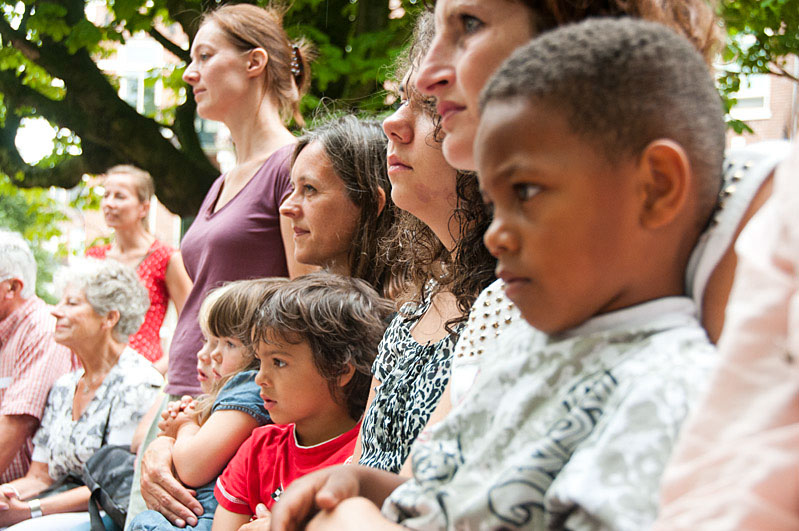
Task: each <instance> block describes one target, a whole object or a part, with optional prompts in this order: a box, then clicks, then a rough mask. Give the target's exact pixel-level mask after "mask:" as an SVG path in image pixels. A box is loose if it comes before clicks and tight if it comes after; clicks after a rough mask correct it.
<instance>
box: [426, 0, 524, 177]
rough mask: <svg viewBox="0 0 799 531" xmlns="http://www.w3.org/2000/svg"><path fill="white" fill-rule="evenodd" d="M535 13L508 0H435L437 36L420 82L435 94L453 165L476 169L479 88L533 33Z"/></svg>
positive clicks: (449, 160)
mask: <svg viewBox="0 0 799 531" xmlns="http://www.w3.org/2000/svg"><path fill="white" fill-rule="evenodd" d="M532 16H533V13H532V11H531V10H530V9H529V8H528V7H526V6H525V5H524V4H523V3H521V2H515V1H509V0H439V1H438V2H436V11H435V31H436V35H435V38H434V39H433V42H432V44H431V46H430V48H429V50H428V52H427V54H426V55H425V56H424V58H423V60H422V63H421V65H420V68H419V75H418V77H417V78H416V86H417V88H418V90H419V91H420V92H421V93H422V94H425V95H428V96H433V97H435V98H436V99H437V112H438V113H439V114H440V115H441V126H442V128H443V130H444V131H445V132H446V136H445V138H444V144H443V151H444V156H445V157H446V159H447V161H448V162H449V163H450V164H451V165H452V166H453V167H455V168H458V169H461V170H474V169H475V164H474V155H473V152H472V150H473V148H472V146H473V143H474V137H475V133H476V131H477V125H478V123H479V118H480V115H479V109H478V101H479V96H480V91H481V90H482V89H483V86H484V85H485V83H486V81H488V78H489V77H490V76H491V74H492V73H494V71H495V70H496V69H497V68H498V67H499V65H500V64H501V63H502V61H504V60H505V59H506V58H507V57H508V56H509V55H510V54H511V52H513V51H514V50H515V49H516V48H518V47H519V46H521V45H522V44H524V43H526V42H527V41H529V40H530V39H531V38H532V37H533V29H532V28H533V23H532Z"/></svg>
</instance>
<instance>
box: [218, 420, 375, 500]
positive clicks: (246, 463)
mask: <svg viewBox="0 0 799 531" xmlns="http://www.w3.org/2000/svg"><path fill="white" fill-rule="evenodd" d="M360 427H361V423H360V422H359V423H358V425H357V426H355V427H354V428H352V429H351V430H350V431H348V432H345V433H342V434H341V435H339V436H338V437H336V438H335V439H331V440H329V441H326V442H323V443H320V444H317V445H316V446H300V445H298V444H297V439H296V437H295V436H294V424H289V425H287V426H278V425H275V424H270V425H268V426H262V427H260V428H255V430H253V432H252V435H251V436H250V438H249V439H247V440H246V441H244V444H242V445H241V447H240V448H239V450H238V452H236V455H235V456H234V457H233V459H232V460H231V461H230V463H228V465H227V468H225V471H224V472H222V475H221V476H219V478H218V479H217V480H216V487H215V488H214V495H215V496H216V499H217V501H218V502H219V505H221V506H222V507H224V508H225V509H227V510H228V511H230V512H233V513H238V514H255V507H256V506H257V505H258V504H259V503H263V504H264V505H266V507H267V508H268V509H270V510H271V508H272V505H273V504H274V503H275V502H276V501H277V500H278V498H280V495H281V494H282V493H283V489H284V488H285V487H288V486H289V484H290V483H291V482H292V481H294V480H295V479H297V478H298V477H301V476H304V475H305V474H308V473H310V472H313V471H314V470H318V469H320V468H324V467H327V466H332V465H340V464H342V463H346V462H349V461H350V460H351V459H352V452H353V451H354V450H355V441H356V440H357V438H358V432H359V430H360Z"/></svg>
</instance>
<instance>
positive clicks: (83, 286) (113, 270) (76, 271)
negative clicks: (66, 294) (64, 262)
mask: <svg viewBox="0 0 799 531" xmlns="http://www.w3.org/2000/svg"><path fill="white" fill-rule="evenodd" d="M56 282H57V284H58V285H59V286H60V287H61V288H62V289H63V288H64V287H66V286H67V285H69V286H72V287H73V288H77V289H79V290H81V291H82V292H83V294H84V295H85V296H86V300H87V301H88V303H89V305H90V306H91V307H92V309H93V310H94V311H95V312H97V314H98V315H103V316H105V315H108V312H111V311H116V312H117V313H119V320H118V321H117V323H116V324H115V325H114V328H113V330H112V334H113V336H114V338H115V339H116V340H117V341H119V342H121V343H125V342H127V340H128V336H130V335H131V334H133V333H135V332H136V330H138V329H139V327H140V326H141V324H142V323H143V322H144V314H146V313H147V310H148V309H149V308H150V296H149V294H148V293H147V288H145V287H144V286H143V285H142V283H141V281H140V280H139V277H138V275H137V274H136V271H134V269H133V268H132V267H130V266H127V265H124V264H121V263H119V262H117V261H116V260H110V259H107V260H98V259H96V258H82V259H80V260H77V261H76V262H75V263H74V264H71V265H70V266H69V267H68V268H66V269H64V270H61V271H59V272H58V274H57V277H56Z"/></svg>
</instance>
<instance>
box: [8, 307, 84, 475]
mask: <svg viewBox="0 0 799 531" xmlns="http://www.w3.org/2000/svg"><path fill="white" fill-rule="evenodd" d="M54 329H55V318H54V317H53V316H52V315H50V308H49V306H47V305H46V304H45V303H44V302H43V301H42V300H41V299H39V298H38V297H35V296H34V297H31V298H30V299H28V300H26V301H25V302H24V303H23V304H22V306H20V307H19V308H17V309H16V310H14V311H13V312H12V313H11V315H9V316H8V317H6V318H5V319H3V320H2V321H0V415H30V416H32V417H36V418H37V419H39V420H40V421H41V419H42V414H43V412H44V406H45V403H46V402H47V394H48V393H49V392H50V387H52V385H53V383H54V382H55V381H56V380H57V379H58V377H59V376H61V375H62V374H65V373H67V372H69V371H70V370H72V369H73V367H77V359H76V358H75V357H74V356H73V355H72V353H71V351H70V350H69V349H68V348H66V347H63V346H61V345H58V344H57V343H56V342H55V340H54V339H53V330H54ZM32 451H33V444H32V442H31V437H28V438H27V439H26V440H25V442H24V444H23V445H22V446H21V447H20V450H19V452H18V453H17V455H16V456H15V457H14V459H13V460H12V461H11V463H10V464H9V465H8V467H7V468H6V469H5V470H4V471H3V472H2V473H1V474H0V482H1V483H5V482H8V481H11V480H12V479H15V478H18V477H21V476H24V475H25V473H26V472H27V471H28V467H29V466H30V463H31V452H32Z"/></svg>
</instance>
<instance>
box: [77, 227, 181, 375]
mask: <svg viewBox="0 0 799 531" xmlns="http://www.w3.org/2000/svg"><path fill="white" fill-rule="evenodd" d="M110 248H111V245H110V244H109V245H98V246H95V247H90V248H89V249H87V250H86V256H89V257H92V258H99V259H101V260H102V259H105V257H106V253H107V252H108V250H109V249H110ZM174 252H175V249H173V248H172V247H170V246H168V245H165V244H163V243H161V242H160V241H158V240H155V241H154V242H153V244H152V245H151V246H150V250H149V251H148V254H147V256H146V257H145V258H144V260H142V262H141V263H140V264H139V267H138V268H137V269H136V272H137V273H138V274H139V278H140V279H141V281H142V284H144V286H145V287H146V288H147V291H148V293H149V294H150V309H149V310H147V314H146V315H145V316H144V323H142V325H141V328H139V330H138V332H136V333H135V334H133V335H132V336H130V339H129V340H128V344H129V345H130V347H131V348H132V349H133V350H135V351H136V352H138V353H140V354H141V355H142V356H144V357H145V358H147V359H148V360H150V361H152V362H155V361H157V360H159V359H161V357H162V356H163V355H164V351H163V349H161V336H160V330H161V324H162V323H163V322H164V315H166V310H167V306H168V305H169V291H168V290H167V287H166V268H167V265H169V259H170V258H171V257H172V254H173V253H174Z"/></svg>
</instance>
